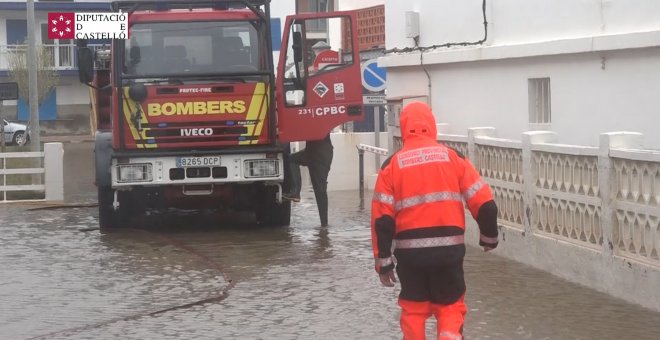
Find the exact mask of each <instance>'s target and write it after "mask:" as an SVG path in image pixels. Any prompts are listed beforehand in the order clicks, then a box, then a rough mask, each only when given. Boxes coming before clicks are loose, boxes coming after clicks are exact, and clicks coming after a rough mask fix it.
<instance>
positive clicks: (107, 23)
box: [48, 12, 129, 39]
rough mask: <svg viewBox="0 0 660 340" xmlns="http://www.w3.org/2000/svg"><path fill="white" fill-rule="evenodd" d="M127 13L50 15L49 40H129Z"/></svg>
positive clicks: (57, 13)
mask: <svg viewBox="0 0 660 340" xmlns="http://www.w3.org/2000/svg"><path fill="white" fill-rule="evenodd" d="M128 38H129V30H128V14H127V13H122V12H118V13H76V12H50V13H48V39H128Z"/></svg>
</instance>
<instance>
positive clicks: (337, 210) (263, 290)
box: [0, 143, 660, 339]
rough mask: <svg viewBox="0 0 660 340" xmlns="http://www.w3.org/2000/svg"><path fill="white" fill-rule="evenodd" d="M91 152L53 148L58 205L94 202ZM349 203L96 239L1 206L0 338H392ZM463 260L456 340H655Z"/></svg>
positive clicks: (538, 276) (510, 274) (191, 221)
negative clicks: (262, 220) (60, 190)
mask: <svg viewBox="0 0 660 340" xmlns="http://www.w3.org/2000/svg"><path fill="white" fill-rule="evenodd" d="M92 147H93V146H92V144H90V143H81V144H67V145H65V163H66V165H65V173H66V175H65V176H66V178H65V199H66V200H67V203H94V202H95V201H96V193H95V191H94V190H95V189H94V186H93V173H92V172H93V168H94V165H93V153H92V150H91V148H92ZM330 186H332V183H330ZM367 197H370V195H369V194H367ZM359 206H360V204H359V198H358V193H357V192H354V191H350V192H331V193H330V226H329V227H327V228H321V227H320V226H319V223H318V215H317V213H316V206H315V204H314V200H313V195H312V193H311V192H305V193H304V195H303V200H302V202H301V203H297V204H295V205H294V207H293V214H294V215H293V217H292V223H291V226H289V227H286V228H263V227H257V226H255V225H253V224H251V223H244V222H235V223H229V224H219V223H217V222H211V221H206V218H205V216H202V217H199V216H197V217H195V216H181V218H180V219H178V220H177V221H176V223H175V224H176V225H175V226H174V227H168V228H162V227H161V226H160V225H147V227H148V228H147V229H146V230H125V231H122V232H117V233H111V234H101V233H100V232H99V231H98V230H96V229H95V228H96V227H97V226H98V219H97V217H98V216H97V215H98V212H97V209H96V208H95V207H82V208H67V209H52V210H29V209H30V208H34V207H35V206H34V205H27V204H20V205H19V204H11V205H9V204H5V205H0V221H2V222H1V223H0V225H1V226H0V231H1V232H0V263H1V264H2V265H1V266H0V301H2V305H3V307H2V308H0V338H1V339H28V338H42V339H117V338H121V339H129V338H130V339H400V338H401V333H400V330H399V325H398V315H399V307H398V306H397V305H396V296H397V294H398V287H397V288H396V289H388V288H385V287H382V286H381V285H380V283H379V281H378V279H377V276H376V274H375V272H374V270H373V260H372V253H371V241H370V231H369V211H368V209H367V210H363V209H360V207H359ZM156 224H157V223H156ZM501 245H502V246H506V243H502V244H501ZM494 253H497V251H495V252H494ZM465 262H466V265H465V269H466V273H467V278H466V280H467V285H468V291H467V304H468V311H469V312H468V316H467V320H466V325H465V337H466V338H467V339H660V314H657V313H652V312H650V311H648V310H646V309H643V308H641V307H637V306H635V305H631V304H628V303H625V302H622V301H620V300H617V299H614V298H611V297H609V296H607V295H605V294H602V293H598V292H596V291H593V290H590V289H587V288H585V287H581V286H578V285H574V284H571V283H568V282H566V281H564V280H562V279H559V278H556V277H554V276H552V275H549V274H546V273H544V272H541V271H538V270H535V269H533V268H530V267H527V266H523V265H521V264H518V263H516V262H512V261H508V260H505V259H503V258H500V257H498V256H492V255H491V254H484V253H483V252H481V250H480V249H476V248H468V255H467V257H466V261H465ZM428 325H429V332H428V334H429V338H433V337H432V336H431V334H433V332H432V331H431V328H430V327H431V326H433V327H434V325H435V322H434V321H433V322H431V321H430V322H429V323H428Z"/></svg>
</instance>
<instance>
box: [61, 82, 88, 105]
mask: <svg viewBox="0 0 660 340" xmlns="http://www.w3.org/2000/svg"><path fill="white" fill-rule="evenodd" d="M89 101H90V99H89V87H87V85H84V84H81V83H80V81H78V77H77V76H76V77H60V84H59V85H58V86H57V105H76V104H89Z"/></svg>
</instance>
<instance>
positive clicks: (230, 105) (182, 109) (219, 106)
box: [147, 100, 245, 117]
mask: <svg viewBox="0 0 660 340" xmlns="http://www.w3.org/2000/svg"><path fill="white" fill-rule="evenodd" d="M244 112H245V101H243V100H236V101H231V100H209V101H203V102H201V101H200V102H178V103H172V102H169V103H149V104H147V115H148V116H151V117H155V116H160V115H164V116H173V115H177V116H180V115H207V114H208V115H213V114H224V113H244Z"/></svg>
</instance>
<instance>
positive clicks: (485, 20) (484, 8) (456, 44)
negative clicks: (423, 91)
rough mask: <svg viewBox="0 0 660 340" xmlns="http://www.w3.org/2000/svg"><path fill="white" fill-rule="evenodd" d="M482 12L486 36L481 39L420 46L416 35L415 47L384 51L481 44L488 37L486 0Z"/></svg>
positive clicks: (396, 51)
mask: <svg viewBox="0 0 660 340" xmlns="http://www.w3.org/2000/svg"><path fill="white" fill-rule="evenodd" d="M481 12H482V14H483V18H484V37H483V39H481V40H479V41H473V42H467V41H465V42H456V43H453V42H450V43H444V44H440V45H431V46H419V45H418V42H419V37H415V38H414V39H415V47H405V48H398V47H395V48H392V49H389V50H385V51H384V52H385V54H389V53H408V52H414V51H420V52H424V51H428V50H432V49H436V48H442V47H452V46H474V45H481V44H483V43H485V42H486V40H487V39H488V20H487V19H486V0H483V1H482V3H481Z"/></svg>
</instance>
